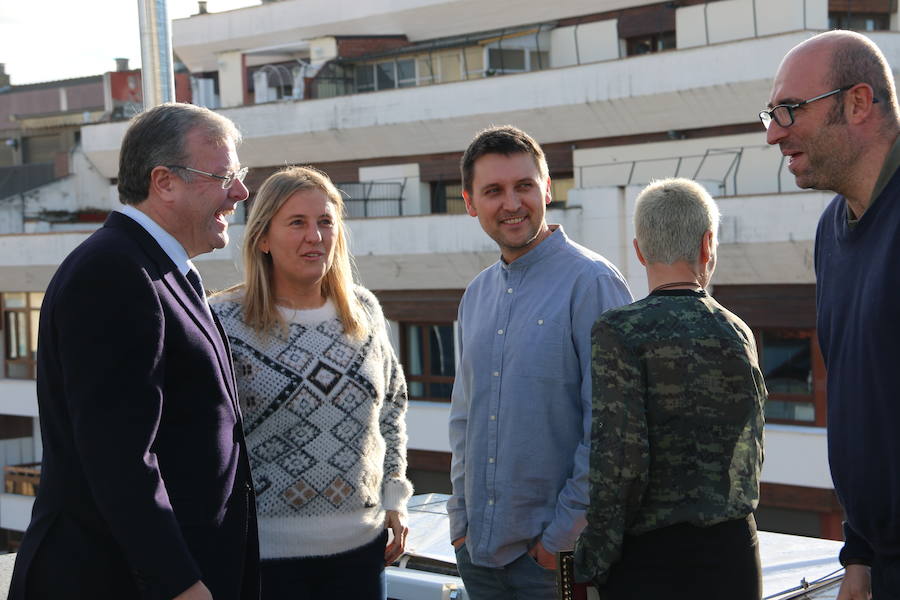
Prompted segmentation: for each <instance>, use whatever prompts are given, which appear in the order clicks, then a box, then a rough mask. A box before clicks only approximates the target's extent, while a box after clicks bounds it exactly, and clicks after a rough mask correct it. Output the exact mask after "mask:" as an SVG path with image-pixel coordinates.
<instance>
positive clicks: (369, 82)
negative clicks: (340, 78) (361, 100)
mask: <svg viewBox="0 0 900 600" xmlns="http://www.w3.org/2000/svg"><path fill="white" fill-rule="evenodd" d="M374 90H375V71H374V69H373V68H372V65H357V66H356V91H358V92H371V91H374Z"/></svg>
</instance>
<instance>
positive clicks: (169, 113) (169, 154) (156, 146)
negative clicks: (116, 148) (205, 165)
mask: <svg viewBox="0 0 900 600" xmlns="http://www.w3.org/2000/svg"><path fill="white" fill-rule="evenodd" d="M195 128H200V129H201V130H203V132H204V133H205V135H206V137H207V140H208V141H209V142H210V143H211V144H221V143H223V142H225V141H227V140H232V141H233V142H234V144H235V145H238V144H239V143H240V142H241V134H240V132H239V131H238V130H237V128H236V127H235V126H234V123H232V122H231V121H230V120H229V119H226V118H225V117H223V116H222V115H219V114H216V113H214V112H213V111H211V110H209V109H208V108H203V107H201V106H194V105H193V104H182V103H175V102H171V103H167V104H160V105H159V106H156V107H154V108H151V109H150V110H147V111H145V112H142V113H141V114H139V115H138V116H136V117H135V118H134V120H133V121H132V122H131V126H129V127H128V131H126V132H125V137H124V138H123V139H122V149H121V151H120V152H119V185H118V188H119V201H120V202H122V204H140V203H141V202H143V201H144V200H146V199H147V195H148V194H149V192H150V172H151V171H153V169H154V168H156V167H159V166H166V165H184V164H186V163H187V162H189V159H190V157H189V156H187V152H186V150H185V141H186V139H187V136H188V134H189V133H190V132H191V131H192V130H193V129H195ZM187 166H191V165H187ZM176 173H177V174H178V176H179V177H181V178H182V179H184V180H185V181H190V177H191V173H190V172H187V171H182V170H181V169H178V170H177V171H176Z"/></svg>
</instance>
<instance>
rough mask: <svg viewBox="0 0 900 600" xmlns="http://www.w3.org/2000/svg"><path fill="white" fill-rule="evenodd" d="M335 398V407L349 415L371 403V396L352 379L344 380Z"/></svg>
mask: <svg viewBox="0 0 900 600" xmlns="http://www.w3.org/2000/svg"><path fill="white" fill-rule="evenodd" d="M333 397H334V404H335V406H337V407H338V408H339V409H341V410H342V411H344V412H345V413H348V414H349V413H351V412H353V411H354V410H356V409H357V408H358V407H360V406H362V405H363V404H365V403H366V402H370V401H371V399H370V398H371V396H369V395H368V394H367V393H366V391H365V390H364V389H363V388H362V387H360V386H359V385H358V384H357V383H356V382H354V381H353V380H352V379H346V380H344V382H343V385H342V386H341V388H340V389H338V391H337V393H335V394H334V396H333Z"/></svg>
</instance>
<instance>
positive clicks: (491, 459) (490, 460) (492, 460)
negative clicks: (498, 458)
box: [488, 456, 494, 464]
mask: <svg viewBox="0 0 900 600" xmlns="http://www.w3.org/2000/svg"><path fill="white" fill-rule="evenodd" d="M488 462H489V463H491V464H494V457H493V456H492V457H490V458H489V459H488Z"/></svg>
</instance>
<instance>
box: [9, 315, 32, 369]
mask: <svg viewBox="0 0 900 600" xmlns="http://www.w3.org/2000/svg"><path fill="white" fill-rule="evenodd" d="M10 314H13V315H15V316H16V317H15V320H16V325H15V326H16V358H28V321H26V320H25V313H24V312H16V313H10Z"/></svg>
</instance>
